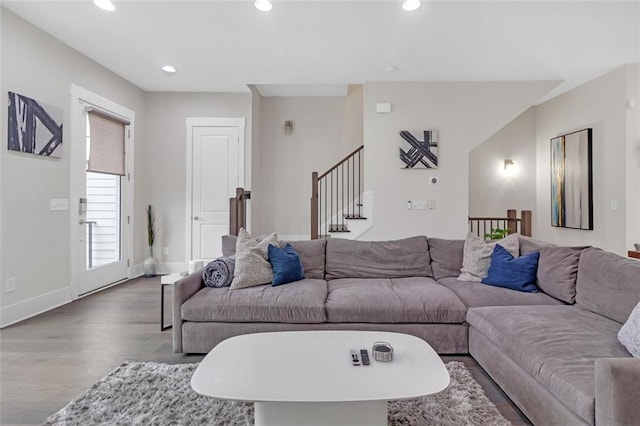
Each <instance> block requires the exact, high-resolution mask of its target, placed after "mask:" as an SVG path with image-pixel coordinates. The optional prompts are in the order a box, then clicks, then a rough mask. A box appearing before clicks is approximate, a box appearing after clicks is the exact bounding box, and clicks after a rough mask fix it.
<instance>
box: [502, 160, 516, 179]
mask: <svg viewBox="0 0 640 426" xmlns="http://www.w3.org/2000/svg"><path fill="white" fill-rule="evenodd" d="M515 173H516V165H515V163H514V162H513V160H504V174H505V175H506V176H507V177H511V176H513V175H514V174H515Z"/></svg>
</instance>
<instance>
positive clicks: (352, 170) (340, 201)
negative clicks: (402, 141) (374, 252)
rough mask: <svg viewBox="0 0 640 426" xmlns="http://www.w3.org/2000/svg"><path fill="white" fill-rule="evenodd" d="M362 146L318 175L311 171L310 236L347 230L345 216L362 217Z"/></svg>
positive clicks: (314, 236) (347, 217) (325, 235)
mask: <svg viewBox="0 0 640 426" xmlns="http://www.w3.org/2000/svg"><path fill="white" fill-rule="evenodd" d="M363 149H364V145H362V146H360V147H359V148H357V149H356V150H355V151H353V152H351V153H350V154H349V155H347V156H346V157H344V158H343V159H342V160H340V161H339V162H338V163H337V164H336V165H335V166H333V167H331V168H330V169H329V170H327V171H326V172H324V173H323V174H321V175H318V172H313V173H312V174H311V239H312V240H317V239H318V238H326V237H327V236H328V235H329V233H330V232H347V231H348V229H347V225H346V223H345V219H350V218H351V219H353V218H362V203H361V196H362V187H363V182H362V174H363V171H364V168H363V167H362V157H363Z"/></svg>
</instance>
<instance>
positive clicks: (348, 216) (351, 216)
mask: <svg viewBox="0 0 640 426" xmlns="http://www.w3.org/2000/svg"><path fill="white" fill-rule="evenodd" d="M344 218H345V219H349V220H365V219H367V218H366V217H364V216H360V215H359V214H345V215H344Z"/></svg>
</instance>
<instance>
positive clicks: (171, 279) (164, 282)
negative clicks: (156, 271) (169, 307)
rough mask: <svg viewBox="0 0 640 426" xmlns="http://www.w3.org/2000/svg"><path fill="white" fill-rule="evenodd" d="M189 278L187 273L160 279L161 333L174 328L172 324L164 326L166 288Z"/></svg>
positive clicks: (165, 276) (164, 276)
mask: <svg viewBox="0 0 640 426" xmlns="http://www.w3.org/2000/svg"><path fill="white" fill-rule="evenodd" d="M185 276H187V273H186V272H179V273H177V274H169V275H163V276H162V277H160V331H165V330H167V329H169V328H171V327H172V324H169V325H164V288H165V287H167V286H170V285H174V284H175V283H176V282H177V281H178V280H179V279H182V278H184V277H185Z"/></svg>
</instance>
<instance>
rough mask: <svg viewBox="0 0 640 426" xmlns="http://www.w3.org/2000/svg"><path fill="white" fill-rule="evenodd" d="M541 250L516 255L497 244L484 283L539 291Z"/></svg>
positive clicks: (527, 291)
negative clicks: (537, 279)
mask: <svg viewBox="0 0 640 426" xmlns="http://www.w3.org/2000/svg"><path fill="white" fill-rule="evenodd" d="M538 259H540V252H537V251H534V252H532V253H528V254H525V255H522V256H518V257H514V256H512V255H511V253H509V252H508V251H507V250H506V249H505V248H504V247H502V246H501V245H500V244H496V246H495V247H494V248H493V254H492V255H491V266H489V272H488V274H487V277H486V278H483V279H482V284H488V285H492V286H496V287H503V288H509V289H511V290H516V291H522V292H525V293H537V292H538V287H537V286H536V272H537V271H538Z"/></svg>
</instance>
